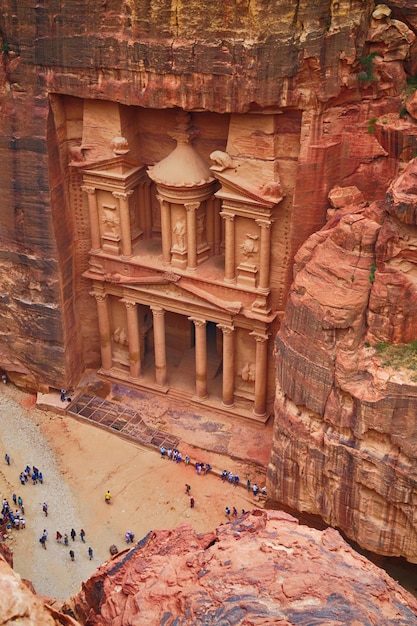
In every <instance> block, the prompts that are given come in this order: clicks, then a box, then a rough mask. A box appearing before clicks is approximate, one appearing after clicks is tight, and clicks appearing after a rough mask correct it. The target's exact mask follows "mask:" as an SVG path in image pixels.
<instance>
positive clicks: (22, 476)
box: [19, 472, 26, 485]
mask: <svg viewBox="0 0 417 626" xmlns="http://www.w3.org/2000/svg"><path fill="white" fill-rule="evenodd" d="M19 480H20V484H21V485H24V484H25V482H26V481H25V475H24V473H23V472H20V474H19Z"/></svg>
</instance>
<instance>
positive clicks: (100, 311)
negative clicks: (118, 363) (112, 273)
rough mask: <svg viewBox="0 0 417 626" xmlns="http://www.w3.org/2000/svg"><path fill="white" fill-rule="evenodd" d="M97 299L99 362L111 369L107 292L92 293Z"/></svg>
mask: <svg viewBox="0 0 417 626" xmlns="http://www.w3.org/2000/svg"><path fill="white" fill-rule="evenodd" d="M92 295H93V296H94V297H95V299H96V301H97V315H98V328H99V332H100V349H101V364H102V367H103V369H104V370H109V369H111V367H112V365H113V358H112V348H111V336H110V319H109V312H108V309H107V294H101V293H94V292H93V293H92Z"/></svg>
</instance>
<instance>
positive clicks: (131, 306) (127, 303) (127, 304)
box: [120, 298, 136, 309]
mask: <svg viewBox="0 0 417 626" xmlns="http://www.w3.org/2000/svg"><path fill="white" fill-rule="evenodd" d="M120 302H123V304H124V305H125V307H126V308H127V309H134V308H135V307H136V302H134V301H133V300H126V298H122V299H121V300H120Z"/></svg>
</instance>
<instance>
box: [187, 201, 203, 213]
mask: <svg viewBox="0 0 417 626" xmlns="http://www.w3.org/2000/svg"><path fill="white" fill-rule="evenodd" d="M184 206H185V209H186V210H187V211H195V210H196V209H198V207H199V206H200V202H186V203H185V204H184Z"/></svg>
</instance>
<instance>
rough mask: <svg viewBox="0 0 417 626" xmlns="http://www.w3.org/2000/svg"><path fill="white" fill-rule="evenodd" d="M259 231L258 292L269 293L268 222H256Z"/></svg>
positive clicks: (269, 236) (269, 222) (269, 231)
mask: <svg viewBox="0 0 417 626" xmlns="http://www.w3.org/2000/svg"><path fill="white" fill-rule="evenodd" d="M256 223H257V224H258V226H259V227H260V229H261V249H260V260H259V285H258V288H259V290H260V291H269V282H270V265H271V226H272V221H270V220H256Z"/></svg>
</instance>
